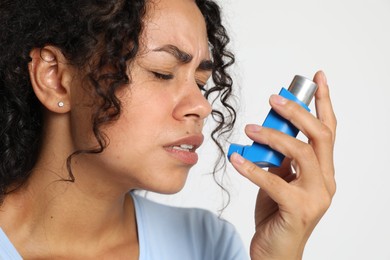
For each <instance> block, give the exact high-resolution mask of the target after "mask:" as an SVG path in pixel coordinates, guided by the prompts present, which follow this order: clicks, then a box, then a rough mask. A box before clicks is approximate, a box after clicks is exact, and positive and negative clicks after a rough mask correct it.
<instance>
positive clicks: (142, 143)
mask: <svg viewBox="0 0 390 260" xmlns="http://www.w3.org/2000/svg"><path fill="white" fill-rule="evenodd" d="M118 96H119V95H118ZM120 98H121V102H122V110H121V115H120V117H119V118H118V120H117V121H115V122H114V123H113V124H112V125H110V126H108V127H107V129H106V134H107V135H108V137H109V138H110V145H111V144H112V145H115V146H118V147H120V146H123V144H124V145H125V146H126V145H131V146H132V147H133V148H134V149H137V150H138V149H141V147H147V146H149V145H148V143H150V144H151V145H152V144H153V143H156V142H159V140H160V139H163V136H164V135H165V134H166V132H168V131H169V130H168V129H169V127H170V126H171V125H172V122H171V118H172V106H171V104H170V102H169V101H168V100H169V99H168V98H167V97H166V96H164V95H163V94H162V93H160V94H159V93H145V91H131V93H130V94H125V95H121V96H120ZM129 143H131V144H129ZM123 149H126V147H124V148H123Z"/></svg>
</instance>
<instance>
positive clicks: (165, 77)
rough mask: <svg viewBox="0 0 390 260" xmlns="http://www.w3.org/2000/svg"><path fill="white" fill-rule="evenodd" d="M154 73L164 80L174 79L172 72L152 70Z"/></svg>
mask: <svg viewBox="0 0 390 260" xmlns="http://www.w3.org/2000/svg"><path fill="white" fill-rule="evenodd" d="M152 73H153V75H154V76H155V77H156V78H158V79H162V80H170V79H173V75H172V74H163V73H159V72H155V71H152Z"/></svg>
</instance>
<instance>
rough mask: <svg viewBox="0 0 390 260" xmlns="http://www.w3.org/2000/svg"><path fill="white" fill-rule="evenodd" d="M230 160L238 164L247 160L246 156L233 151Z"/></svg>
mask: <svg viewBox="0 0 390 260" xmlns="http://www.w3.org/2000/svg"><path fill="white" fill-rule="evenodd" d="M230 160H231V161H232V162H234V163H236V164H238V165H241V164H243V163H244V162H245V159H244V157H242V156H241V155H239V154H238V153H233V154H232V155H231V156H230Z"/></svg>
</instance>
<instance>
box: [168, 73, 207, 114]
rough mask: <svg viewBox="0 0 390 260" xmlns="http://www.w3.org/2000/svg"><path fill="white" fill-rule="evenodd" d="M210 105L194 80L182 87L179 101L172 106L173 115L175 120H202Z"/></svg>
mask: <svg viewBox="0 0 390 260" xmlns="http://www.w3.org/2000/svg"><path fill="white" fill-rule="evenodd" d="M211 110H212V108H211V105H210V103H209V101H208V100H207V99H206V98H205V97H204V95H203V93H202V92H201V91H200V89H199V87H198V85H197V84H196V82H195V81H193V82H191V83H187V84H186V86H183V87H182V93H181V95H180V98H179V101H178V103H177V105H176V106H175V108H174V111H173V116H174V117H175V118H176V119H177V120H186V119H194V120H203V119H205V118H206V117H208V116H209V115H210V113H211Z"/></svg>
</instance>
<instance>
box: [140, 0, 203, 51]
mask: <svg viewBox="0 0 390 260" xmlns="http://www.w3.org/2000/svg"><path fill="white" fill-rule="evenodd" d="M142 38H143V41H142V42H143V43H144V44H145V46H146V48H147V49H149V50H150V49H155V48H158V47H160V46H162V45H167V44H171V45H175V46H177V47H179V48H180V49H182V50H184V51H186V52H188V53H190V54H192V55H194V56H196V54H199V55H202V56H204V55H208V40H207V31H206V24H205V21H204V17H203V15H202V13H201V12H200V10H199V8H198V7H197V5H196V3H195V1H193V0H154V1H151V2H150V3H149V5H148V9H147V13H146V18H145V25H144V32H143V36H142Z"/></svg>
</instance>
